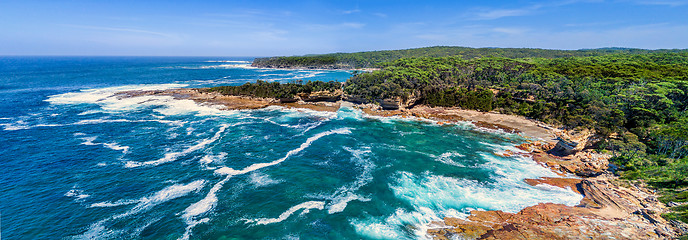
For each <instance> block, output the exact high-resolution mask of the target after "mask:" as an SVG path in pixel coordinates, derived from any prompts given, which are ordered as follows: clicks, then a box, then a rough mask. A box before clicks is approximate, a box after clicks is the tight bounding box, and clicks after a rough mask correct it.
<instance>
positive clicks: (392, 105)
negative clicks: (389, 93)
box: [377, 98, 399, 110]
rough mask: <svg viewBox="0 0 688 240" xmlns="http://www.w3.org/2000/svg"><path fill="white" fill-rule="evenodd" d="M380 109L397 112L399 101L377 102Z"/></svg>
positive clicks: (388, 99) (386, 100) (389, 99)
mask: <svg viewBox="0 0 688 240" xmlns="http://www.w3.org/2000/svg"><path fill="white" fill-rule="evenodd" d="M377 102H378V103H379V104H380V106H381V107H382V109H384V110H397V109H399V101H398V100H396V99H391V98H385V99H380V100H377Z"/></svg>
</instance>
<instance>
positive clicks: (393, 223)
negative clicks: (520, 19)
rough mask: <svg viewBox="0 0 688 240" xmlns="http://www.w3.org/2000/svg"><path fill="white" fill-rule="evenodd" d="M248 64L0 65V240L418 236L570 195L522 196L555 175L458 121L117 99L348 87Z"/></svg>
mask: <svg viewBox="0 0 688 240" xmlns="http://www.w3.org/2000/svg"><path fill="white" fill-rule="evenodd" d="M251 60H252V59H251V58H218V57H184V58H180V57H0V223H1V225H0V234H1V235H0V238H2V239H3V240H5V239H8V240H9V239H425V238H427V236H426V235H425V232H426V230H427V229H428V228H432V227H434V226H433V224H431V222H432V221H437V220H441V219H442V218H443V217H446V216H451V217H466V216H467V214H468V212H469V211H471V210H474V209H484V210H503V211H507V212H517V211H519V210H521V209H523V208H524V207H527V206H531V205H535V204H537V203H541V202H556V203H562V204H567V205H575V204H577V203H578V202H579V201H580V199H581V198H582V196H580V195H578V194H575V193H574V192H572V191H571V190H568V189H562V188H556V187H552V186H548V185H538V186H530V185H528V184H526V183H524V182H523V179H524V178H536V177H541V176H555V174H554V173H552V172H550V171H549V170H547V169H545V168H543V167H541V166H539V165H538V164H536V163H535V162H533V160H532V159H529V158H527V157H522V156H516V157H509V158H506V157H500V156H498V155H496V154H495V153H499V152H503V151H505V150H511V151H515V152H518V151H520V150H518V149H516V148H514V146H515V145H517V144H520V143H522V142H524V141H525V139H523V138H522V137H520V136H518V135H514V134H508V133H504V132H500V131H486V130H481V129H477V128H475V127H474V126H473V125H472V124H470V123H460V124H454V125H446V124H445V125H439V124H436V123H434V122H432V121H427V120H423V119H398V118H380V117H369V116H366V115H364V114H362V113H361V112H360V111H357V110H354V109H350V108H342V109H340V110H339V111H338V112H336V113H326V112H315V111H311V110H301V109H284V108H280V107H269V108H266V109H261V110H244V111H227V110H220V109H219V108H218V107H217V106H209V105H198V104H196V103H194V102H192V101H190V100H175V99H172V98H171V97H166V96H141V97H135V98H124V99H121V98H118V97H117V96H113V95H114V94H115V93H117V92H119V91H124V90H134V89H168V88H180V87H207V86H218V85H228V84H232V85H238V84H243V83H246V82H255V81H256V80H259V79H261V80H266V81H278V82H289V81H293V80H298V79H302V80H305V81H307V80H324V81H330V80H334V81H345V80H346V79H347V78H348V77H350V76H351V75H350V74H351V73H350V72H346V71H324V70H276V69H259V68H251V67H250V61H251Z"/></svg>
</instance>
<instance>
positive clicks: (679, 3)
mask: <svg viewBox="0 0 688 240" xmlns="http://www.w3.org/2000/svg"><path fill="white" fill-rule="evenodd" d="M636 3H637V4H640V5H658V6H668V7H678V6H683V5H686V4H688V2H685V1H638V2H636Z"/></svg>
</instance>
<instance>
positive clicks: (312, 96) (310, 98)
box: [297, 90, 344, 102]
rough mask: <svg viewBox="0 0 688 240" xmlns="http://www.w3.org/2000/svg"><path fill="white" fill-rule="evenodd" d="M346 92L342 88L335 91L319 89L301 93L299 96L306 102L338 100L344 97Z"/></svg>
mask: <svg viewBox="0 0 688 240" xmlns="http://www.w3.org/2000/svg"><path fill="white" fill-rule="evenodd" d="M342 95H344V92H342V90H337V91H334V92H330V91H319V92H312V93H299V94H297V97H298V98H299V99H301V100H302V101H304V102H336V101H339V100H341V99H342Z"/></svg>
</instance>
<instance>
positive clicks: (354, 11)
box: [342, 8, 361, 14]
mask: <svg viewBox="0 0 688 240" xmlns="http://www.w3.org/2000/svg"><path fill="white" fill-rule="evenodd" d="M360 12H361V10H360V9H358V8H357V9H352V10H345V11H342V13H343V14H352V13H360Z"/></svg>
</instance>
